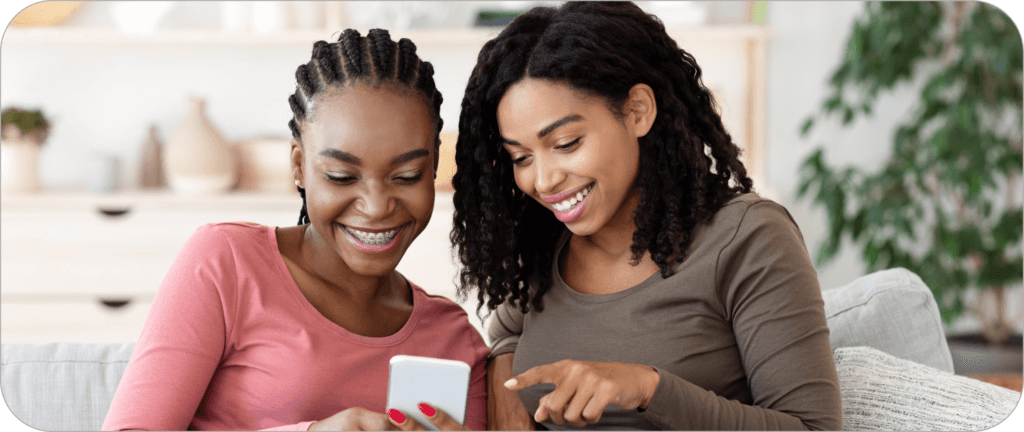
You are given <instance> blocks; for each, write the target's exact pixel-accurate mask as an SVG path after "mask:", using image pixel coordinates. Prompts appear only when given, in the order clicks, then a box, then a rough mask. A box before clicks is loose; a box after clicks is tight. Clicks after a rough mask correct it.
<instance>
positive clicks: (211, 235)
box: [189, 222, 273, 247]
mask: <svg viewBox="0 0 1024 432" xmlns="http://www.w3.org/2000/svg"><path fill="white" fill-rule="evenodd" d="M272 229H273V228H272V227H268V226H265V225H260V224H257V223H251V222H219V223H208V224H206V225H203V226H201V227H199V228H197V229H196V231H195V233H193V234H192V237H191V238H190V239H189V242H190V243H194V242H198V243H202V244H204V245H208V246H217V245H220V246H229V247H230V246H243V245H244V246H251V245H252V243H254V242H256V243H264V242H266V241H267V239H268V231H269V230H272Z"/></svg>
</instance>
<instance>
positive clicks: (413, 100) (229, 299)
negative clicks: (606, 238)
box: [103, 29, 488, 430]
mask: <svg viewBox="0 0 1024 432" xmlns="http://www.w3.org/2000/svg"><path fill="white" fill-rule="evenodd" d="M295 80H296V81H297V85H296V89H295V93H294V94H292V95H291V96H290V97H289V98H288V104H289V105H290V106H291V109H292V119H291V120H290V121H289V122H288V126H289V127H290V128H291V131H292V136H293V138H294V140H293V141H292V146H291V154H290V161H291V168H292V175H293V177H294V180H295V186H296V187H297V188H298V191H299V194H300V196H301V197H302V209H301V210H300V211H299V222H298V225H296V226H288V227H272V226H264V225H260V224H254V223H238V222H233V223H217V224H208V225H205V226H203V227H201V228H199V229H198V230H197V231H196V233H195V234H193V235H192V237H191V238H190V239H189V240H188V242H187V243H186V244H185V246H184V247H183V248H182V251H181V253H180V254H179V255H178V257H177V259H176V260H175V261H174V264H173V265H172V266H171V268H170V270H169V271H168V273H167V277H166V278H165V279H164V282H163V284H162V285H161V287H160V290H159V291H158V292H157V296H156V299H155V300H154V302H153V306H152V308H151V309H150V312H149V316H148V317H147V319H146V325H145V327H144V328H143V330H142V335H141V336H140V338H139V342H138V344H137V345H136V346H135V350H134V351H133V352H132V358H131V361H130V362H129V364H128V368H127V369H126V371H125V373H124V376H123V378H122V379H121V382H120V384H119V385H118V387H117V392H116V394H115V395H114V399H113V402H112V403H111V406H110V411H109V412H108V413H107V417H106V419H105V421H104V423H103V429H104V430H140V429H141V430H185V429H189V430H257V429H260V430H423V428H424V427H431V426H433V427H435V428H439V429H443V430H462V429H464V427H463V425H462V424H459V423H458V422H457V421H456V420H455V419H454V418H452V417H450V416H448V413H445V412H443V411H442V410H440V409H435V408H434V407H432V406H430V405H427V404H422V403H421V404H419V405H418V408H419V410H420V411H421V412H422V414H423V416H424V417H425V418H426V419H427V420H428V421H429V423H427V422H424V424H421V423H419V422H417V420H415V418H413V417H412V416H411V415H410V414H412V413H408V412H401V411H399V410H397V409H394V408H391V409H386V408H387V407H386V401H387V393H388V365H389V361H390V359H391V358H392V356H394V355H398V354H407V355H416V356H425V357H436V358H445V359H452V360H459V361H463V362H465V363H467V364H469V365H470V367H471V378H470V380H471V381H470V386H469V395H468V397H467V399H468V400H467V401H466V409H465V423H464V424H465V426H468V427H469V428H472V429H478V430H479V429H483V428H484V427H485V423H484V422H485V421H486V414H485V408H486V403H485V400H484V398H485V397H486V388H485V385H486V382H485V378H484V374H485V362H486V359H487V353H488V350H487V346H486V345H485V344H484V341H483V338H481V337H480V334H479V333H478V332H477V331H476V330H475V329H474V328H473V327H472V326H471V325H470V323H469V321H468V319H467V316H466V312H465V311H464V310H463V309H462V308H461V307H460V306H459V305H458V304H456V303H455V302H452V301H451V300H448V299H446V298H444V297H440V296H433V295H429V294H427V292H425V291H424V290H423V289H422V288H420V287H419V286H417V285H416V284H415V283H413V282H412V281H410V280H408V279H406V278H405V277H404V276H403V275H402V274H401V273H399V272H398V271H396V270H395V268H396V267H397V266H398V263H399V261H400V260H401V259H402V257H403V256H404V255H405V252H406V251H407V250H408V248H409V246H410V245H411V244H412V242H413V240H415V239H416V237H418V236H419V235H420V233H422V232H423V230H424V229H425V228H426V226H427V223H428V222H430V217H431V214H432V213H433V209H434V182H433V178H434V176H435V172H436V170H437V161H438V146H440V144H441V141H440V139H439V138H438V137H439V135H438V134H439V133H440V131H441V125H442V121H441V116H440V109H441V100H442V98H441V93H440V92H438V91H437V88H436V86H435V85H434V68H433V66H431V64H430V63H428V62H426V61H422V60H420V58H419V56H417V54H416V46H415V45H414V44H413V43H412V42H411V41H410V40H409V39H401V40H399V41H397V42H395V41H394V40H392V39H391V36H390V34H389V33H388V32H387V31H386V30H382V29H372V30H370V31H369V32H368V33H367V35H366V36H362V35H361V34H359V32H358V31H356V30H352V29H349V30H346V31H345V32H343V33H342V35H341V37H340V38H339V40H338V41H337V42H332V43H328V42H326V41H319V42H316V43H315V44H313V53H312V58H311V59H310V61H309V62H308V63H306V64H302V65H300V66H299V67H298V69H297V70H296V71H295ZM282 102H283V101H282Z"/></svg>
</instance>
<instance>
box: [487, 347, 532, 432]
mask: <svg viewBox="0 0 1024 432" xmlns="http://www.w3.org/2000/svg"><path fill="white" fill-rule="evenodd" d="M514 358H515V354H512V353H509V354H501V355H498V356H497V357H494V358H493V359H492V360H491V362H490V364H488V365H487V429H488V430H533V429H534V425H533V416H532V415H531V414H530V413H529V412H527V411H526V407H524V406H523V401H522V400H520V399H519V394H518V392H515V391H512V390H509V389H507V388H505V385H504V384H505V381H508V380H509V379H511V378H512V377H513V376H515V375H514V374H513V373H512V360H513V359H514Z"/></svg>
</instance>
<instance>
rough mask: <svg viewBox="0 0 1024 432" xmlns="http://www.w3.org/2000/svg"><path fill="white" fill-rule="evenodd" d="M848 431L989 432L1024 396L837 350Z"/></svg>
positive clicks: (860, 351) (869, 351) (865, 352)
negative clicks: (987, 430)
mask: <svg viewBox="0 0 1024 432" xmlns="http://www.w3.org/2000/svg"><path fill="white" fill-rule="evenodd" d="M833 354H834V356H835V357H834V358H835V362H836V370H837V371H838V372H839V389H840V392H841V393H842V400H843V429H844V430H891V431H899V430H918V431H927V430H943V431H948V430H976V431H977V430H985V429H988V428H991V427H993V426H995V425H996V424H998V423H1000V422H1002V421H1003V420H1005V419H1006V418H1007V417H1009V416H1010V413H1011V412H1013V409H1014V407H1016V406H1017V402H1018V401H1019V400H1020V393H1017V392H1015V391H1013V390H1009V389H1005V388H1002V387H998V386H995V385H992V384H988V383H985V382H981V381H978V380H976V379H972V378H967V377H964V376H958V375H953V374H951V373H948V372H943V371H940V370H937V369H935V368H931V367H928V366H924V365H921V364H917V363H914V362H912V361H909V360H904V359H900V358H896V357H894V356H891V355H889V354H886V353H883V352H881V351H879V350H876V349H874V348H871V347H846V348H839V349H837V350H835V352H834V353H833Z"/></svg>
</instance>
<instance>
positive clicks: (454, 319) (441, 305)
mask: <svg viewBox="0 0 1024 432" xmlns="http://www.w3.org/2000/svg"><path fill="white" fill-rule="evenodd" d="M412 286H413V289H414V290H417V291H418V292H419V294H420V295H419V296H417V297H416V298H417V300H421V301H423V303H424V304H423V305H422V306H423V308H424V311H423V316H422V318H421V322H423V321H425V324H427V326H428V327H429V328H432V329H437V330H438V331H443V332H445V333H449V334H459V335H464V336H469V337H470V340H472V341H474V345H477V344H478V345H481V346H484V347H486V344H485V343H484V341H483V338H482V337H481V336H480V333H479V332H478V331H477V330H476V328H475V327H473V325H472V324H470V322H469V314H468V313H467V312H466V310H465V309H463V307H462V306H460V305H459V304H458V303H455V302H454V301H452V300H451V299H449V298H447V297H444V296H440V295H434V294H428V293H427V292H426V291H424V290H423V289H422V288H420V287H419V286H418V285H416V284H412ZM476 342H478V343H476Z"/></svg>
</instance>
